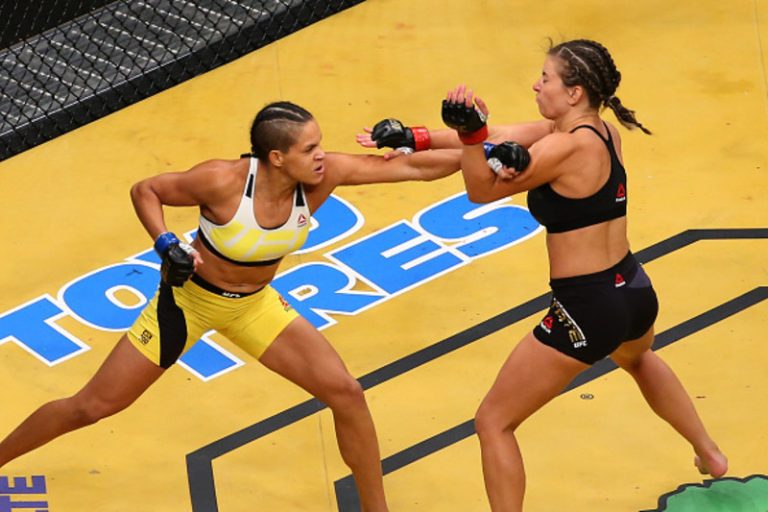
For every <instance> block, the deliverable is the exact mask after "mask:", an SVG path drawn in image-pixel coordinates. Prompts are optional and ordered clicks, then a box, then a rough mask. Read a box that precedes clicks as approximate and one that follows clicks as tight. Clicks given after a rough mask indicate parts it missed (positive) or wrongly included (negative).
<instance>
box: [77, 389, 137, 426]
mask: <svg viewBox="0 0 768 512" xmlns="http://www.w3.org/2000/svg"><path fill="white" fill-rule="evenodd" d="M70 400H71V401H72V412H73V416H74V418H75V421H76V422H77V423H78V424H79V425H80V426H87V425H93V424H94V423H96V422H98V421H99V420H102V419H104V418H107V417H109V416H112V415H113V414H116V413H118V412H120V411H122V410H123V409H125V408H126V407H127V406H128V404H118V403H115V402H111V401H108V400H103V399H99V398H95V397H80V396H77V395H76V396H74V397H72V398H70Z"/></svg>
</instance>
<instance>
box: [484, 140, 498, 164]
mask: <svg viewBox="0 0 768 512" xmlns="http://www.w3.org/2000/svg"><path fill="white" fill-rule="evenodd" d="M495 147H496V144H491V143H490V142H483V151H485V159H486V160H488V159H489V158H490V157H491V150H492V149H493V148H495Z"/></svg>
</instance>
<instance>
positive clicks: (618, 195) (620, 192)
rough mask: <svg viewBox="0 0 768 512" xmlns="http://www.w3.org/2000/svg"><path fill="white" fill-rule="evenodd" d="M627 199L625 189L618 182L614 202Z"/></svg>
mask: <svg viewBox="0 0 768 512" xmlns="http://www.w3.org/2000/svg"><path fill="white" fill-rule="evenodd" d="M626 200H627V189H626V188H625V187H624V184H623V183H619V188H618V189H617V190H616V202H617V203H621V202H622V201H626Z"/></svg>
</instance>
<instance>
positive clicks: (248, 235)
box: [197, 157, 310, 267]
mask: <svg viewBox="0 0 768 512" xmlns="http://www.w3.org/2000/svg"><path fill="white" fill-rule="evenodd" d="M258 162H259V161H258V160H257V159H256V158H253V157H252V158H251V165H250V168H249V169H248V179H246V180H245V190H244V191H243V197H242V198H241V199H240V206H238V208H237V212H236V213H235V216H234V217H232V219H231V220H230V221H229V222H227V223H226V224H224V225H218V224H214V223H213V222H211V221H210V220H208V219H206V218H205V217H204V216H203V215H200V229H199V230H198V232H197V236H198V237H199V238H200V241H201V242H202V243H203V245H205V247H206V248H207V249H208V250H209V251H211V252H212V253H213V254H215V255H216V256H218V257H220V258H222V259H224V260H226V261H228V262H230V263H234V264H236V265H244V266H249V267H250V266H261V265H272V264H274V263H277V262H278V261H280V259H281V258H282V257H283V256H285V255H286V254H289V253H291V252H293V251H295V250H297V249H299V248H300V247H301V246H302V245H304V242H306V240H307V236H308V235H309V226H310V224H309V215H310V214H309V207H308V206H307V200H306V197H305V196H304V189H303V188H302V187H301V184H298V185H296V191H295V192H294V201H293V209H292V210H291V215H290V217H288V220H287V221H286V222H285V224H283V225H282V226H279V227H276V228H271V229H267V228H262V227H261V226H259V223H258V222H256V215H255V213H254V211H253V194H254V188H255V183H256V168H257V167H258Z"/></svg>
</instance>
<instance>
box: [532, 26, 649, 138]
mask: <svg viewBox="0 0 768 512" xmlns="http://www.w3.org/2000/svg"><path fill="white" fill-rule="evenodd" d="M547 55H552V56H554V57H557V58H559V59H560V60H561V61H562V62H563V69H562V70H561V71H560V75H561V77H562V80H563V84H565V86H566V87H573V86H575V85H580V86H582V87H584V89H585V90H586V92H587V97H588V98H589V104H590V105H591V106H592V107H594V108H601V107H609V108H610V109H611V110H613V113H614V114H616V118H617V119H618V120H619V122H620V123H621V124H622V125H623V126H625V127H626V128H629V129H633V128H640V129H641V130H642V131H643V133H647V134H648V135H650V134H651V132H650V130H648V129H647V128H646V127H645V126H643V125H642V124H640V122H639V121H638V120H637V119H636V118H635V111H634V110H630V109H628V108H627V107H625V106H624V105H622V104H621V100H619V98H618V97H616V89H617V88H618V87H619V82H621V73H619V70H618V69H616V63H615V62H613V58H612V57H611V54H610V53H608V50H607V49H606V48H605V46H603V45H601V44H600V43H598V42H596V41H591V40H589V39H575V40H573V41H566V42H564V43H560V44H558V45H555V46H552V43H551V41H550V49H549V51H548V52H547Z"/></svg>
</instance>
